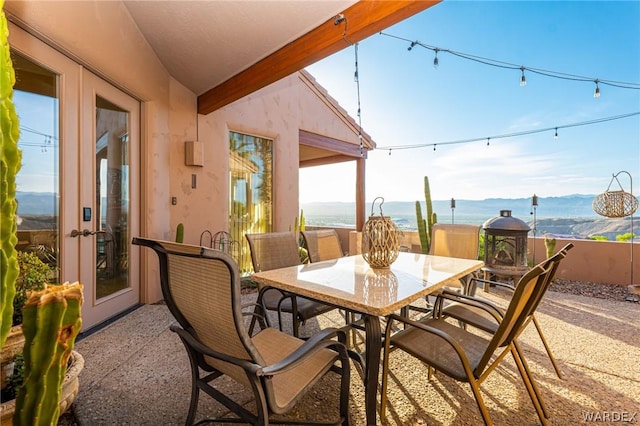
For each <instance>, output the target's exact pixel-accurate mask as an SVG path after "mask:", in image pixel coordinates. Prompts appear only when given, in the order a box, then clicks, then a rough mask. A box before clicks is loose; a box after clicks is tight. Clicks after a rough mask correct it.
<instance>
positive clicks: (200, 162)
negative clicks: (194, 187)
mask: <svg viewBox="0 0 640 426" xmlns="http://www.w3.org/2000/svg"><path fill="white" fill-rule="evenodd" d="M184 154H185V156H184V164H186V165H187V166H198V167H202V166H204V147H203V144H202V142H200V141H186V142H185V143H184Z"/></svg>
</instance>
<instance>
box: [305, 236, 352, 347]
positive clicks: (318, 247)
mask: <svg viewBox="0 0 640 426" xmlns="http://www.w3.org/2000/svg"><path fill="white" fill-rule="evenodd" d="M300 233H301V234H302V239H303V240H304V245H305V248H306V249H307V253H308V254H309V261H310V262H311V263H315V262H322V261H323V260H332V259H338V258H340V257H342V256H344V252H343V251H342V245H341V244H340V237H339V236H338V233H337V232H336V231H335V229H319V230H314V231H301V232H300ZM343 316H344V321H345V323H346V324H347V325H351V328H350V330H349V332H350V336H351V345H353V346H355V343H356V334H355V329H356V328H357V329H360V330H364V326H363V324H362V321H360V320H356V314H355V313H353V312H351V311H346V310H345V311H344V312H343Z"/></svg>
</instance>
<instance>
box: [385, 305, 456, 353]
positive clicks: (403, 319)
mask: <svg viewBox="0 0 640 426" xmlns="http://www.w3.org/2000/svg"><path fill="white" fill-rule="evenodd" d="M388 319H389V320H388V321H387V328H386V331H385V351H388V350H389V346H390V345H391V341H392V340H393V339H391V338H389V337H390V335H389V330H390V329H391V328H392V323H393V321H400V322H402V323H404V324H408V325H410V326H413V327H415V328H417V329H419V330H421V331H423V332H425V333H429V334H433V335H435V336H437V337H439V338H440V339H442V340H444V341H445V342H446V343H447V344H449V346H451V347H452V348H453V350H455V351H456V354H457V355H458V357H459V358H460V360H461V361H462V362H463V363H464V364H465V365H469V359H468V358H467V355H466V354H465V352H464V350H463V349H462V347H461V346H460V344H459V343H458V342H457V341H456V340H455V339H454V338H453V337H451V336H450V335H449V334H447V333H445V332H444V331H442V330H440V329H439V328H436V327H431V326H430V325H429V324H428V323H429V321H434V320H427V321H425V322H421V321H414V320H411V319H408V318H406V317H403V316H401V315H397V314H391V315H390V316H389V317H388ZM400 333H402V331H401V332H400Z"/></svg>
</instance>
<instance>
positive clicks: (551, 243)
mask: <svg viewBox="0 0 640 426" xmlns="http://www.w3.org/2000/svg"><path fill="white" fill-rule="evenodd" d="M544 248H545V249H546V252H547V258H549V257H551V256H553V253H554V252H555V251H556V239H555V238H549V236H548V235H545V236H544Z"/></svg>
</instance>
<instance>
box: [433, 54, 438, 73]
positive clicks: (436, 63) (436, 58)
mask: <svg viewBox="0 0 640 426" xmlns="http://www.w3.org/2000/svg"><path fill="white" fill-rule="evenodd" d="M435 52H436V56H435V58H433V67H434V68H435V69H438V65H439V62H438V49H436V50H435Z"/></svg>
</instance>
